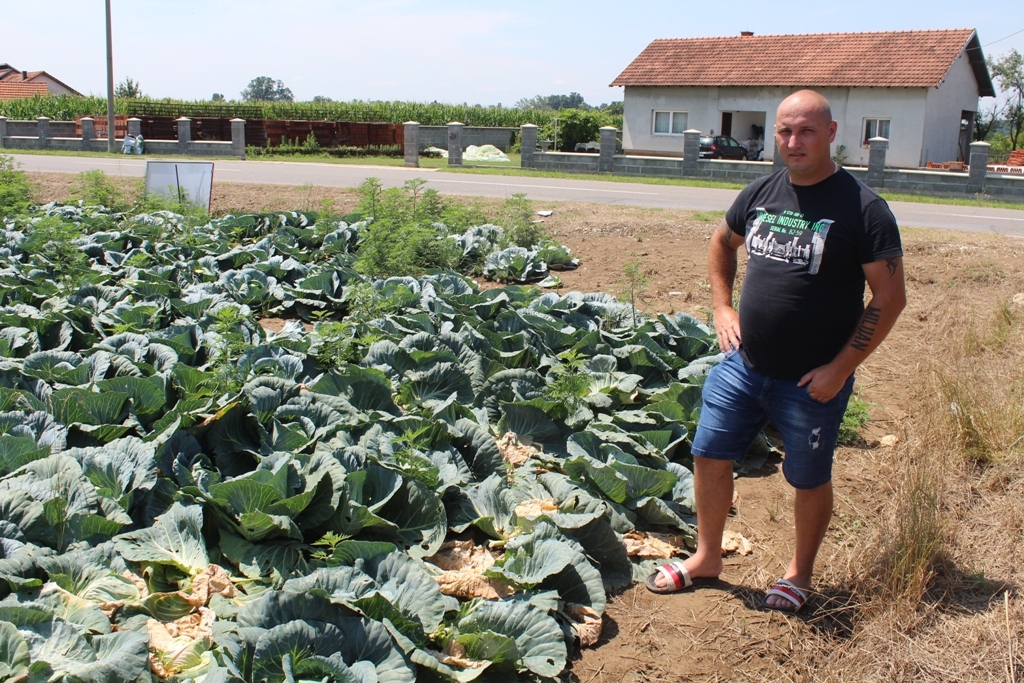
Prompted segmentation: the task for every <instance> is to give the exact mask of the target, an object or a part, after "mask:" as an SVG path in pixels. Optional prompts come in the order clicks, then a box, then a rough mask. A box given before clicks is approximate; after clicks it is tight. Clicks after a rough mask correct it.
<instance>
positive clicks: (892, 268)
mask: <svg viewBox="0 0 1024 683" xmlns="http://www.w3.org/2000/svg"><path fill="white" fill-rule="evenodd" d="M899 264H900V261H899V259H895V258H887V259H885V267H886V268H888V269H889V277H892V276H893V275H895V274H896V268H897V266H899Z"/></svg>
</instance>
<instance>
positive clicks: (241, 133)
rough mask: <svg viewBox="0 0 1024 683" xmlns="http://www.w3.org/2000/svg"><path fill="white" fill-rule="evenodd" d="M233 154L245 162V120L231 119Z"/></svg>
mask: <svg viewBox="0 0 1024 683" xmlns="http://www.w3.org/2000/svg"><path fill="white" fill-rule="evenodd" d="M231 154H233V155H234V156H236V157H238V158H239V159H242V160H243V161H244V160H245V119H231Z"/></svg>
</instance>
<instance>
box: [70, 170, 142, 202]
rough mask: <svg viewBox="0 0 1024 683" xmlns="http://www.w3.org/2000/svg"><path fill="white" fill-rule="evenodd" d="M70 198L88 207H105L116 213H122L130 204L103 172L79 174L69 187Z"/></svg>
mask: <svg viewBox="0 0 1024 683" xmlns="http://www.w3.org/2000/svg"><path fill="white" fill-rule="evenodd" d="M71 198H72V200H76V201H81V202H82V203H84V204H86V205H88V206H106V207H108V208H111V209H114V210H116V211H124V210H125V209H127V208H128V207H129V206H130V204H131V203H132V202H131V201H130V199H129V198H128V197H127V196H126V193H125V192H124V191H123V190H122V189H121V188H120V187H118V186H117V185H116V184H115V183H114V181H112V180H111V179H110V178H108V177H107V174H106V173H104V172H103V171H83V172H81V173H79V174H78V175H77V176H76V177H75V182H74V183H73V184H72V185H71Z"/></svg>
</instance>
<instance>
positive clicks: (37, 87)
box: [0, 81, 47, 100]
mask: <svg viewBox="0 0 1024 683" xmlns="http://www.w3.org/2000/svg"><path fill="white" fill-rule="evenodd" d="M46 94H47V90H46V84H45V83H5V82H3V81H0V100H21V99H25V98H26V97H32V96H33V95H46Z"/></svg>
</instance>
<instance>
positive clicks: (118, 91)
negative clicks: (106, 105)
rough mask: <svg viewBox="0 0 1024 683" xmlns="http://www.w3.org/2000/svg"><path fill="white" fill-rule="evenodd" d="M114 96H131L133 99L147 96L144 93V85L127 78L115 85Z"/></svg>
mask: <svg viewBox="0 0 1024 683" xmlns="http://www.w3.org/2000/svg"><path fill="white" fill-rule="evenodd" d="M114 97H130V98H132V99H137V98H139V97H145V96H144V95H143V94H142V86H141V85H139V82H138V81H133V80H132V79H131V78H126V79H124V80H123V81H121V82H120V83H118V84H117V85H116V86H115V87H114Z"/></svg>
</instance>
